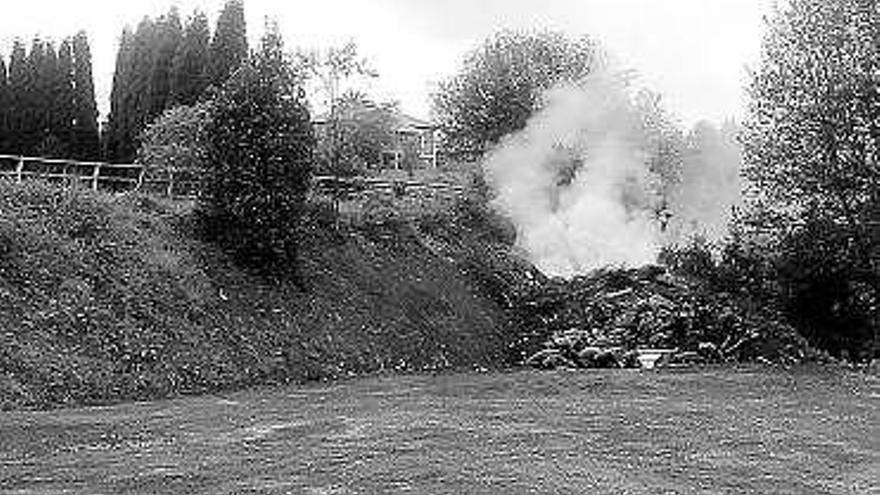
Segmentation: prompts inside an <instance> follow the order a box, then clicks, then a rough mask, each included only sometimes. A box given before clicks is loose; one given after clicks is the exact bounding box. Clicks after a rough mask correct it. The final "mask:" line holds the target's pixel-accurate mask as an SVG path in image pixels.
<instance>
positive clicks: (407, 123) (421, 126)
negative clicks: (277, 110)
mask: <svg viewBox="0 0 880 495" xmlns="http://www.w3.org/2000/svg"><path fill="white" fill-rule="evenodd" d="M327 120H328V114H327V113H322V114H320V115H317V116H315V117H312V124H319V125H320V124H326V123H327ZM436 128H437V125H436V124H433V123H431V122H428V121H426V120H422V119H419V118H416V117H413V116H411V115H407V114H405V113H403V112H395V113H394V131H395V132H401V133H410V132H418V131H423V130H430V129H436Z"/></svg>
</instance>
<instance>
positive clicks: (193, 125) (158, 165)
mask: <svg viewBox="0 0 880 495" xmlns="http://www.w3.org/2000/svg"><path fill="white" fill-rule="evenodd" d="M212 110H213V102H211V101H205V102H201V103H198V104H195V105H192V106H186V105H181V106H177V107H174V108H171V109H168V110H166V111H165V113H163V114H162V115H161V116H159V118H157V119H156V120H155V121H154V122H153V123H152V124H150V126H149V127H147V129H146V130H145V131H144V134H143V139H142V144H141V147H140V148H139V149H138V153H137V162H138V163H141V164H143V165H144V168H145V174H144V179H145V182H146V190H147V191H151V190H152V189H153V188H152V187H150V186H151V185H154V184H162V183H164V184H167V182H165V181H168V180H171V181H180V180H181V178H182V177H186V176H192V177H198V176H199V175H201V174H202V173H203V172H204V170H205V169H207V144H208V143H207V141H208V135H207V127H208V125H209V124H210V123H211V117H212ZM172 192H173V191H172Z"/></svg>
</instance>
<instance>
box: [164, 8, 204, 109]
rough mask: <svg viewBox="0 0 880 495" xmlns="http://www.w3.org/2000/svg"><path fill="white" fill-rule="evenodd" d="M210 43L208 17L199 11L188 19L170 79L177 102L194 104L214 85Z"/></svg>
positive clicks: (173, 98)
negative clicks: (210, 85)
mask: <svg viewBox="0 0 880 495" xmlns="http://www.w3.org/2000/svg"><path fill="white" fill-rule="evenodd" d="M210 44H211V31H210V28H209V27H208V18H207V17H206V16H205V14H204V13H203V12H201V11H196V12H195V14H193V16H192V17H190V19H189V21H188V22H187V25H186V29H185V31H184V34H183V39H182V40H181V43H180V45H178V47H177V52H176V53H175V54H174V61H173V64H172V69H171V82H170V84H171V99H172V101H173V103H174V104H182V105H192V104H193V103H195V102H196V101H198V99H199V97H200V96H201V95H202V93H203V92H204V91H205V89H206V88H207V87H208V85H209V84H210V82H211V79H210V78H211V74H210V58H209V57H210V52H209V50H210Z"/></svg>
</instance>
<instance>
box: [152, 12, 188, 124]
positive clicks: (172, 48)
mask: <svg viewBox="0 0 880 495" xmlns="http://www.w3.org/2000/svg"><path fill="white" fill-rule="evenodd" d="M154 36H155V38H154V43H155V45H154V46H152V47H151V51H152V53H151V55H152V62H153V64H152V67H150V103H149V111H148V114H147V118H146V121H145V124H146V123H149V122H150V121H152V120H153V118H154V117H157V116H158V115H159V114H160V113H162V111H164V110H165V108H166V106H167V105H168V104H169V103H170V95H171V67H172V64H173V61H174V54H175V53H176V52H177V47H178V46H179V45H180V41H181V38H182V37H183V28H181V26H180V15H178V13H177V9H176V8H174V7H172V8H171V10H170V11H169V12H168V14H166V15H164V16H162V17H160V18H159V20H158V21H157V22H156V25H155V33H154Z"/></svg>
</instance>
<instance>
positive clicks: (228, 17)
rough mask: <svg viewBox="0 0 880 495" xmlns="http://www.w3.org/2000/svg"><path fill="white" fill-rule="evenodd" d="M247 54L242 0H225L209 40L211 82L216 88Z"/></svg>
mask: <svg viewBox="0 0 880 495" xmlns="http://www.w3.org/2000/svg"><path fill="white" fill-rule="evenodd" d="M247 55H248V44H247V25H246V24H245V19H244V2H243V1H242V0H227V2H226V4H225V5H224V6H223V10H222V11H221V12H220V17H218V18H217V29H216V30H215V31H214V39H213V40H211V56H210V59H211V82H212V83H213V84H214V85H215V86H216V87H218V88H219V87H220V86H222V85H223V83H224V82H225V81H226V80H227V79H228V78H229V76H230V75H231V74H232V73H233V72H234V71H235V70H236V69H238V67H239V65H241V63H242V62H243V61H244V60H245V59H246V58H247Z"/></svg>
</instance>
